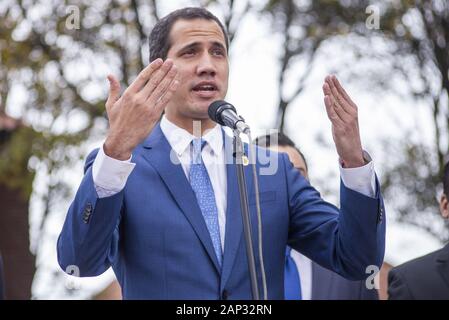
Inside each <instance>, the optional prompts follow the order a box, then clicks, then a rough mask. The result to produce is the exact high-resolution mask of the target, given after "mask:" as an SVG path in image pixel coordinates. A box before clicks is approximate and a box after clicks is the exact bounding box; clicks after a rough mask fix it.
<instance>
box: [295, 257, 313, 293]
mask: <svg viewBox="0 0 449 320" xmlns="http://www.w3.org/2000/svg"><path fill="white" fill-rule="evenodd" d="M290 256H291V257H292V259H293V261H294V262H295V265H296V269H298V273H299V279H300V282H301V300H312V260H310V259H309V258H307V257H306V256H305V255H302V254H300V253H299V252H298V251H296V250H295V249H292V251H290Z"/></svg>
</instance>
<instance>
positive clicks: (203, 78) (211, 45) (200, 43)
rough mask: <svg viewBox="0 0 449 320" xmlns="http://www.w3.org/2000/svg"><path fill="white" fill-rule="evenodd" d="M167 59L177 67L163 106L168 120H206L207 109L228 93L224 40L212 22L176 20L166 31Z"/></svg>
mask: <svg viewBox="0 0 449 320" xmlns="http://www.w3.org/2000/svg"><path fill="white" fill-rule="evenodd" d="M169 38H170V44H171V46H170V49H169V51H168V53H167V58H170V59H172V60H173V62H174V64H175V65H176V66H177V67H178V79H179V81H180V84H179V87H178V89H177V91H176V92H175V93H174V95H173V98H172V99H171V101H170V103H169V104H168V105H167V107H166V113H167V116H169V117H170V118H172V120H178V121H181V122H182V121H191V119H195V120H202V119H208V118H209V117H208V114H207V110H208V107H209V105H210V104H211V103H212V102H214V101H215V100H221V99H224V97H225V96H226V92H227V90H228V76H229V65H228V56H227V52H226V41H225V38H224V35H223V32H222V31H221V28H220V26H219V25H218V24H217V23H216V22H215V21H213V20H205V19H194V20H182V19H181V20H178V21H176V22H175V23H174V24H173V26H172V28H171V31H170V37H169Z"/></svg>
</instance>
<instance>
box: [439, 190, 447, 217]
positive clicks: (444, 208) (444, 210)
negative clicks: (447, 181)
mask: <svg viewBox="0 0 449 320" xmlns="http://www.w3.org/2000/svg"><path fill="white" fill-rule="evenodd" d="M440 213H441V215H442V216H443V218H444V219H449V201H448V199H447V196H446V195H445V194H444V193H443V194H442V196H441V198H440Z"/></svg>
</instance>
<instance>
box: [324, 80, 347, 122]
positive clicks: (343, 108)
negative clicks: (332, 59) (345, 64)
mask: <svg viewBox="0 0 449 320" xmlns="http://www.w3.org/2000/svg"><path fill="white" fill-rule="evenodd" d="M332 77H333V76H328V77H326V83H327V84H328V85H329V88H330V91H331V94H332V96H333V98H334V100H335V104H336V105H335V109H336V110H337V112H338V113H339V114H340V115H341V116H342V118H343V119H345V120H348V117H350V116H352V114H353V113H354V108H352V106H351V105H350V104H349V102H348V101H346V99H344V97H343V96H342V95H341V94H340V93H339V92H338V90H337V87H336V86H335V83H334V82H333V81H332Z"/></svg>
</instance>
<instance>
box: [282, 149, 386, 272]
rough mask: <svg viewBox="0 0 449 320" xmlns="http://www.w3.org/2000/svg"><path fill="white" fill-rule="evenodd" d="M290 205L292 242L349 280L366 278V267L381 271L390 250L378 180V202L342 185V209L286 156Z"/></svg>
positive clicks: (283, 160)
mask: <svg viewBox="0 0 449 320" xmlns="http://www.w3.org/2000/svg"><path fill="white" fill-rule="evenodd" d="M280 157H281V161H280V162H281V165H282V166H283V167H284V170H285V175H286V181H287V193H288V201H289V214H290V224H289V235H288V244H289V245H290V246H291V247H293V248H294V249H296V250H298V251H299V252H301V253H303V254H304V255H306V256H307V257H309V258H310V259H312V260H313V261H315V262H317V263H318V264H320V265H321V266H323V267H325V268H327V269H329V270H333V271H334V272H336V273H338V274H340V275H341V276H343V277H344V278H346V279H349V280H363V279H366V277H367V276H368V274H367V273H366V268H367V267H368V266H370V265H376V266H378V267H379V268H380V266H381V264H382V261H383V256H384V251H385V223H384V220H385V219H384V217H383V212H384V209H383V201H382V198H381V195H380V191H379V187H378V185H379V184H378V182H376V194H375V197H374V198H371V197H368V196H365V195H363V194H361V193H358V192H356V191H353V190H351V189H348V188H346V187H345V186H344V184H343V183H341V187H340V203H341V209H338V208H337V207H335V206H334V205H332V204H330V203H328V202H326V201H324V200H323V199H322V198H321V196H320V194H319V193H318V191H317V190H315V189H314V188H313V187H312V186H311V185H310V184H309V183H308V181H307V180H306V179H304V177H303V176H302V175H301V174H299V172H298V170H296V169H294V168H293V166H292V164H291V163H290V161H288V158H287V156H286V155H285V154H281V155H280Z"/></svg>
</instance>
